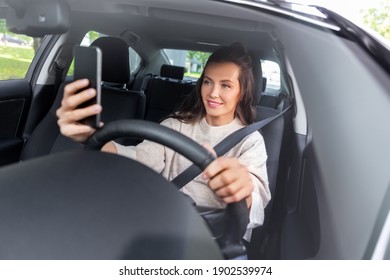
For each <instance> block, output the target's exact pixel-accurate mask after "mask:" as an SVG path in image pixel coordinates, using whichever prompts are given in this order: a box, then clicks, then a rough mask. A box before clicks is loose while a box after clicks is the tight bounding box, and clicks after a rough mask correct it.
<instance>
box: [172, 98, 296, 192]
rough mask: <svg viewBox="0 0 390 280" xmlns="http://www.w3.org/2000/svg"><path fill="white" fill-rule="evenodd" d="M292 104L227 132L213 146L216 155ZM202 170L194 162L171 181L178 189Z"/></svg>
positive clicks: (277, 116) (265, 123) (263, 125)
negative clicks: (259, 119)
mask: <svg viewBox="0 0 390 280" xmlns="http://www.w3.org/2000/svg"><path fill="white" fill-rule="evenodd" d="M291 107H292V106H291V105H289V106H287V107H286V108H285V109H284V110H283V111H282V112H280V113H279V114H277V115H275V116H272V117H269V118H266V119H264V120H261V121H258V122H255V123H253V124H250V125H248V126H246V127H243V128H241V129H239V130H236V131H234V132H232V133H231V134H229V135H228V136H227V137H225V138H224V139H223V140H222V141H221V142H219V143H218V144H217V145H216V146H215V147H214V150H215V152H216V153H217V156H218V157H220V156H223V155H224V154H226V153H227V152H228V151H229V150H230V149H231V148H233V147H234V146H235V145H237V144H238V143H239V142H240V141H241V140H242V139H244V138H245V136H247V135H249V134H251V133H253V132H255V131H257V130H260V129H261V128H263V127H265V126H266V125H267V124H269V123H270V122H272V121H273V120H275V119H277V118H279V117H280V116H282V115H283V114H284V113H286V112H287V111H288V110H289V109H290V108H291ZM201 172H202V171H201V170H200V168H199V167H197V166H196V165H195V164H193V165H191V166H189V167H188V168H187V169H186V170H184V171H183V172H182V173H180V174H179V175H177V176H176V177H175V178H173V179H172V181H171V182H172V183H174V184H175V185H176V187H177V188H178V189H181V188H182V187H184V186H185V185H186V184H188V183H189V182H190V181H191V180H192V179H194V178H195V177H196V176H198V175H199V174H200V173H201Z"/></svg>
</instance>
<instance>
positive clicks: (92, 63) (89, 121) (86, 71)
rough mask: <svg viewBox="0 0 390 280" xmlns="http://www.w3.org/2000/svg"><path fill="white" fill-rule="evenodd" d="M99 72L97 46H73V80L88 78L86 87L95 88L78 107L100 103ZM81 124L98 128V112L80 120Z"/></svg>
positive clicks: (100, 71) (99, 58)
mask: <svg viewBox="0 0 390 280" xmlns="http://www.w3.org/2000/svg"><path fill="white" fill-rule="evenodd" d="M101 73H102V52H101V50H100V49H99V48H98V47H93V46H90V47H84V46H75V47H74V80H79V79H88V80H89V85H88V88H94V89H95V90H96V96H95V97H94V98H92V99H91V100H88V101H87V102H84V103H83V104H81V105H80V106H79V108H84V107H87V106H90V105H93V104H100V103H101ZM81 122H82V123H83V124H86V125H89V126H91V127H93V128H98V127H99V124H100V114H97V115H94V116H90V117H88V118H85V119H83V120H81Z"/></svg>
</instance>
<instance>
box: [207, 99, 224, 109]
mask: <svg viewBox="0 0 390 280" xmlns="http://www.w3.org/2000/svg"><path fill="white" fill-rule="evenodd" d="M207 104H208V105H209V107H210V108H217V107H219V106H221V105H222V104H223V103H219V102H216V101H212V100H207Z"/></svg>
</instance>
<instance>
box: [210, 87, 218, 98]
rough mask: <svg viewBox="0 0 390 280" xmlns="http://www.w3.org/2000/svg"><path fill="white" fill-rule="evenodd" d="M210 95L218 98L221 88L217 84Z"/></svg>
mask: <svg viewBox="0 0 390 280" xmlns="http://www.w3.org/2000/svg"><path fill="white" fill-rule="evenodd" d="M210 97H211V98H218V97H219V90H218V87H217V86H213V88H212V89H211V92H210Z"/></svg>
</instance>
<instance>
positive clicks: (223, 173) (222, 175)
mask: <svg viewBox="0 0 390 280" xmlns="http://www.w3.org/2000/svg"><path fill="white" fill-rule="evenodd" d="M203 177H204V178H205V179H210V180H209V182H208V185H209V187H210V188H211V189H212V190H213V191H214V192H215V194H216V195H218V196H219V197H220V198H221V199H222V200H223V201H224V202H225V203H232V202H238V201H241V200H243V199H245V198H247V197H249V196H250V195H251V193H252V191H253V182H252V178H251V175H250V173H249V171H248V169H247V167H246V166H245V165H242V164H241V163H240V162H239V161H238V159H236V158H218V159H216V160H215V161H213V162H212V163H211V164H210V165H209V166H208V167H207V168H206V170H205V171H204V173H203Z"/></svg>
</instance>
